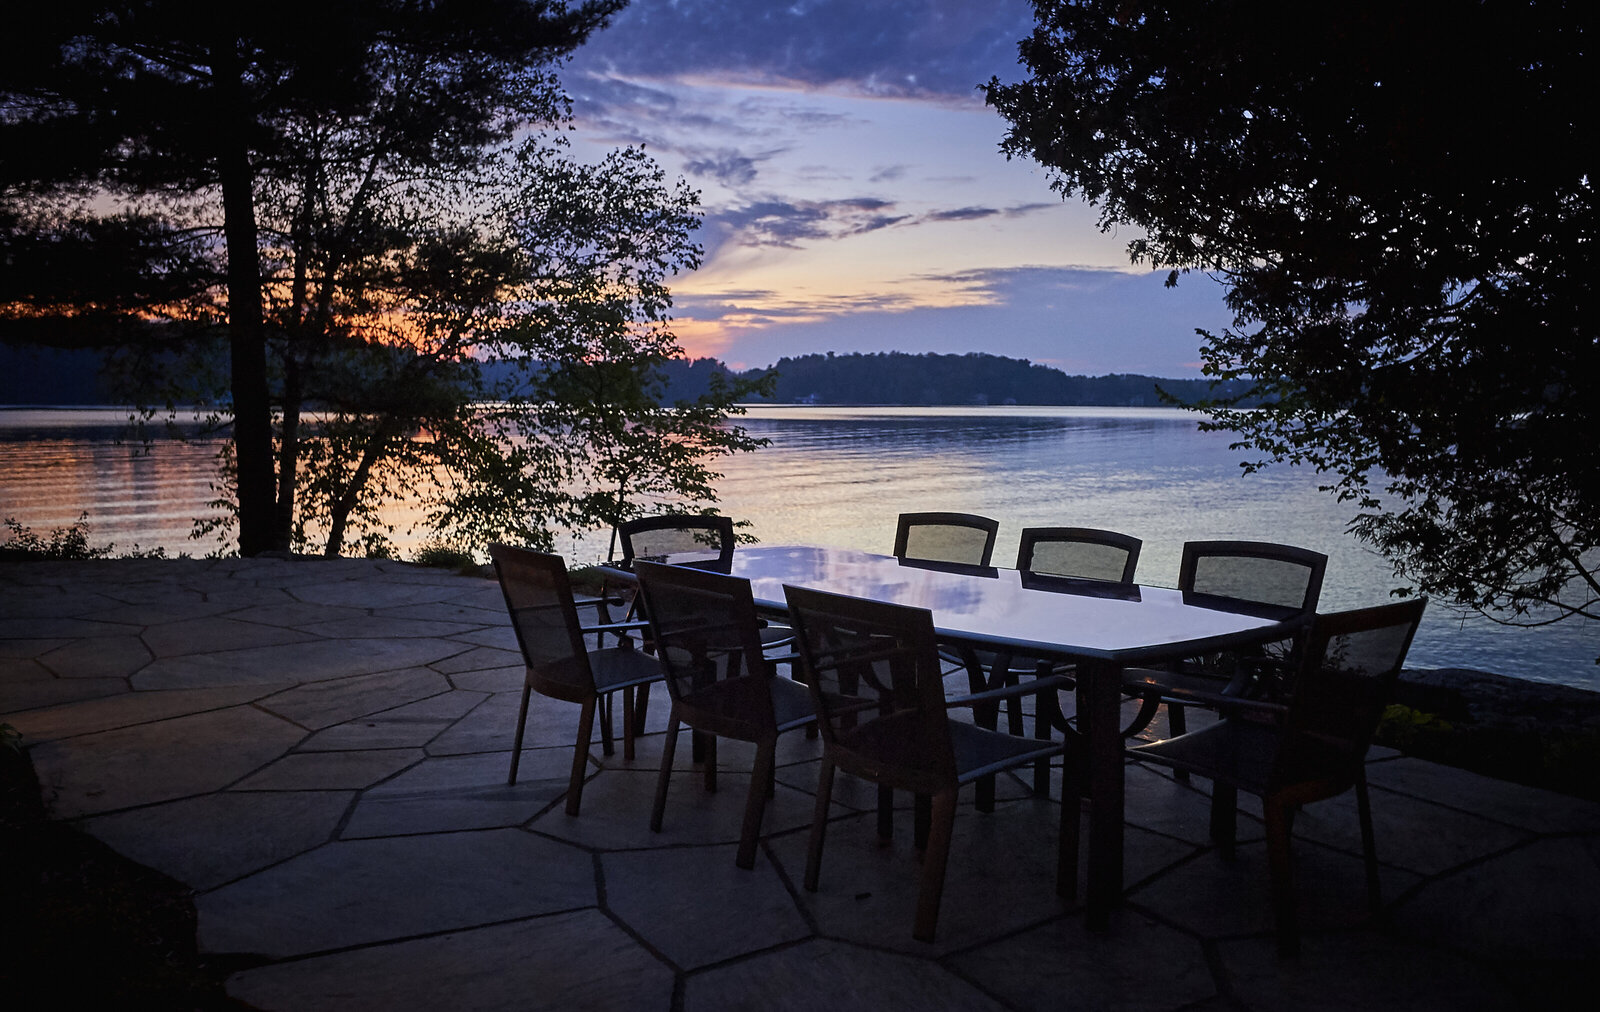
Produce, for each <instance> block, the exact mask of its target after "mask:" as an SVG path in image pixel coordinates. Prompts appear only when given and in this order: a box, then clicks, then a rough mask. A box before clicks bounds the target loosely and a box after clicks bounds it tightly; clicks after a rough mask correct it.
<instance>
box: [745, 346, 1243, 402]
mask: <svg viewBox="0 0 1600 1012" xmlns="http://www.w3.org/2000/svg"><path fill="white" fill-rule="evenodd" d="M773 369H774V370H775V371H776V372H777V374H778V383H777V387H776V392H775V393H774V394H773V396H772V400H773V401H775V402H777V403H797V402H799V403H815V404H982V405H988V404H1082V405H1105V406H1118V407H1122V406H1130V405H1131V406H1141V405H1142V406H1155V405H1160V404H1165V403H1170V402H1171V400H1174V399H1175V400H1177V401H1179V402H1181V403H1186V404H1187V403H1193V402H1195V401H1198V400H1201V399H1202V398H1205V397H1210V396H1216V394H1217V393H1218V391H1216V390H1215V389H1213V386H1212V384H1211V382H1210V381H1209V380H1200V379H1161V378H1159V377H1155V376H1140V375H1134V374H1128V373H1114V374H1112V375H1109V376H1072V375H1068V374H1067V373H1064V372H1062V371H1061V370H1059V369H1053V368H1051V367H1049V366H1044V365H1035V364H1034V363H1032V362H1029V361H1028V360H1026V359H1016V358H1005V357H1004V356H1000V355H986V354H983V353H981V352H970V353H968V354H965V355H934V354H924V355H911V354H907V353H905V352H898V351H891V352H878V353H875V354H870V355H869V354H849V355H836V354H833V353H831V352H830V353H829V354H826V355H802V356H800V357H798V358H782V359H779V360H778V363H777V364H776V365H775V366H773Z"/></svg>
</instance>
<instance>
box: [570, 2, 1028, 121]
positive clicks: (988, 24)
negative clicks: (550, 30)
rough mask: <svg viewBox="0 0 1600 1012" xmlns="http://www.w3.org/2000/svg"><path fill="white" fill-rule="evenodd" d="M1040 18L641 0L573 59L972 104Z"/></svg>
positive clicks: (944, 6)
mask: <svg viewBox="0 0 1600 1012" xmlns="http://www.w3.org/2000/svg"><path fill="white" fill-rule="evenodd" d="M1033 26H1034V22H1033V14H1032V9H1031V5H1030V4H1029V3H1028V2H1027V0H985V2H983V3H973V2H972V0H872V2H868V3H863V2H861V0H795V2H792V3H786V4H775V3H760V2H757V3H752V2H750V0H672V2H670V3H669V2H663V0H634V3H633V4H632V5H631V6H629V7H628V8H627V9H626V10H624V11H623V12H622V13H621V14H619V15H618V16H617V17H616V18H615V19H614V21H613V24H612V26H611V27H610V28H608V29H606V30H605V31H603V32H600V33H599V34H597V35H596V36H595V37H594V38H592V39H591V40H590V41H589V42H588V43H587V44H586V45H585V46H584V47H582V48H581V49H580V50H579V51H578V54H577V56H576V58H575V60H574V64H575V66H579V67H583V68H590V69H595V70H599V71H602V72H605V73H614V74H621V75H623V76H628V77H634V76H643V77H652V78H676V79H682V78H685V77H690V76H699V77H719V78H723V79H725V80H727V81H730V82H735V81H736V82H739V83H744V84H769V85H791V86H792V85H800V86H804V87H829V88H838V89H841V90H848V91H852V92H856V93H859V94H866V95H875V96H884V97H910V98H924V99H943V100H955V101H961V102H975V101H978V98H977V93H976V90H975V89H976V88H977V86H978V85H979V84H981V83H983V82H985V81H987V80H988V79H989V78H990V77H991V76H996V75H998V76H1000V77H1002V78H1005V79H1015V78H1016V77H1017V72H1016V66H1017V43H1018V41H1019V40H1021V39H1022V38H1024V37H1025V36H1027V35H1028V34H1030V33H1031V32H1032V30H1033Z"/></svg>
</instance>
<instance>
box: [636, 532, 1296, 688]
mask: <svg viewBox="0 0 1600 1012" xmlns="http://www.w3.org/2000/svg"><path fill="white" fill-rule="evenodd" d="M666 561H678V560H676V559H669V560H666ZM925 567H928V564H926V563H911V562H901V561H900V560H898V559H896V558H894V557H893V556H887V555H873V554H871V553H869V552H861V551H856V550H854V549H844V548H821V547H814V546H803V545H781V546H767V545H758V546H753V547H742V548H739V549H738V550H737V551H735V552H734V553H733V564H732V570H731V572H732V575H734V576H741V577H744V578H746V579H748V580H749V581H750V586H751V591H752V593H753V595H754V597H755V600H756V603H757V604H758V605H759V606H761V607H763V608H771V609H783V608H784V607H785V603H784V596H783V585H784V584H786V583H787V584H792V585H794V586H797V587H807V588H811V589H815V590H823V591H829V592H832V593H836V594H846V595H849V596H852V597H864V598H871V599H873V600H877V601H888V602H892V603H895V604H904V605H910V606H913V607H918V608H927V609H928V610H929V611H931V612H933V623H934V628H935V629H936V630H937V631H938V633H939V634H940V636H942V637H947V638H954V639H969V640H971V641H973V642H974V643H975V644H979V645H982V646H984V647H985V648H988V649H996V648H998V649H1011V650H1015V651H1016V652H1018V653H1025V654H1041V655H1065V656H1072V657H1085V658H1100V659H1103V660H1110V661H1115V662H1118V663H1122V664H1134V663H1148V662H1150V661H1153V660H1160V659H1164V658H1172V657H1181V656H1188V655H1189V654H1193V653H1200V652H1203V651H1205V650H1209V649H1216V648H1220V647H1224V646H1229V645H1233V644H1238V643H1247V642H1256V641H1260V640H1262V639H1264V638H1266V639H1270V638H1272V637H1271V636H1264V635H1263V633H1264V632H1266V631H1268V630H1272V629H1275V628H1277V627H1278V626H1279V625H1280V622H1279V620H1278V617H1277V616H1266V615H1259V614H1256V615H1252V614H1241V613H1240V612H1238V611H1237V610H1233V611H1229V610H1224V608H1223V607H1218V606H1219V605H1221V606H1226V604H1227V602H1223V601H1218V600H1216V599H1214V598H1213V599H1206V603H1207V604H1209V605H1211V606H1210V607H1207V606H1203V605H1201V604H1198V603H1196V602H1197V601H1199V600H1200V599H1199V598H1196V597H1195V596H1193V595H1189V596H1188V597H1187V599H1186V595H1184V594H1183V593H1182V592H1180V591H1176V590H1167V589H1164V588H1160V587H1138V586H1125V585H1121V584H1108V583H1101V582H1099V581H1093V580H1064V579H1058V578H1049V577H1032V576H1029V575H1027V574H1023V573H1019V572H1017V571H1016V570H1013V569H987V570H981V571H978V572H981V573H982V574H983V575H972V572H971V571H964V572H954V571H950V570H949V569H939V568H925ZM952 568H954V567H952ZM1024 584H1027V585H1026V586H1025V585H1024ZM1285 635H1288V633H1287V632H1285Z"/></svg>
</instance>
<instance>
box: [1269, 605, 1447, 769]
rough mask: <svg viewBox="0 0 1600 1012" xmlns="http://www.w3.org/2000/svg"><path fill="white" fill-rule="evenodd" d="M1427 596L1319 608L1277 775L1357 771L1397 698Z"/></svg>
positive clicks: (1292, 701) (1299, 674) (1303, 659)
mask: <svg viewBox="0 0 1600 1012" xmlns="http://www.w3.org/2000/svg"><path fill="white" fill-rule="evenodd" d="M1427 604H1428V601H1427V598H1418V599H1417V600H1414V601H1405V602H1402V603H1400V604H1387V605H1380V606H1378V607H1376V608H1362V609H1359V610H1357V611H1343V612H1336V613H1334V614H1332V615H1319V616H1317V618H1316V620H1315V621H1313V622H1312V624H1311V629H1310V631H1309V632H1308V633H1307V636H1306V646H1305V652H1304V653H1303V654H1302V657H1301V663H1300V668H1299V671H1298V672H1297V674H1296V676H1295V684H1294V693H1293V695H1292V696H1291V697H1290V701H1289V713H1288V716H1287V717H1286V718H1285V721H1284V738H1283V744H1282V745H1281V746H1280V748H1279V753H1278V761H1277V764H1276V767H1275V769H1274V776H1275V778H1276V779H1278V780H1280V781H1285V782H1294V781H1297V780H1302V779H1306V778H1307V777H1308V776H1316V775H1318V773H1319V769H1327V768H1329V767H1332V768H1333V769H1334V771H1335V774H1336V775H1337V774H1344V775H1353V774H1354V772H1355V770H1356V769H1358V768H1359V766H1360V764H1361V762H1362V760H1363V759H1364V758H1365V757H1366V754H1367V748H1368V746H1369V745H1371V743H1372V736H1373V734H1374V733H1376V731H1377V728H1378V721H1379V720H1380V719H1381V718H1382V717H1383V711H1384V708H1385V707H1386V706H1388V705H1389V701H1390V699H1391V698H1392V695H1393V691H1394V684H1395V681H1396V680H1397V679H1398V678H1399V677H1400V668H1401V666H1402V665H1404V664H1405V659H1406V652H1407V651H1408V650H1410V649H1411V640H1412V637H1413V636H1415V635H1416V632H1417V624H1418V623H1419V622H1421V621H1422V612H1423V609H1424V608H1426V607H1427Z"/></svg>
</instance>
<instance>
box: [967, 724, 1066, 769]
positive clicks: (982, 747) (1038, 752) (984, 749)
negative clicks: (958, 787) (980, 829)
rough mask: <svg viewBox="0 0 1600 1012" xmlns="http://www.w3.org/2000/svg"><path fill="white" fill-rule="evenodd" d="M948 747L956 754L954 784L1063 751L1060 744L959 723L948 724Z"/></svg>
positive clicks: (1062, 745)
mask: <svg viewBox="0 0 1600 1012" xmlns="http://www.w3.org/2000/svg"><path fill="white" fill-rule="evenodd" d="M950 744H951V745H952V746H954V748H955V754H956V781H957V782H958V783H963V784H965V783H970V782H972V781H973V780H976V779H978V778H979V777H981V776H985V775H987V774H990V773H998V772H1000V771H1002V770H1007V769H1011V768H1012V767H1014V766H1019V765H1022V764H1024V763H1027V762H1031V761H1032V760H1034V759H1043V758H1046V757H1048V756H1053V755H1059V754H1060V753H1061V751H1062V749H1063V748H1065V747H1066V746H1065V743H1064V742H1062V741H1059V740H1058V741H1050V740H1041V739H1038V738H1021V737H1018V736H1017V735H1014V734H1006V733H1004V732H1001V731H989V730H985V729H984V728H981V727H977V726H976V725H973V724H968V723H965V722H963V721H959V720H952V721H951V722H950Z"/></svg>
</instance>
